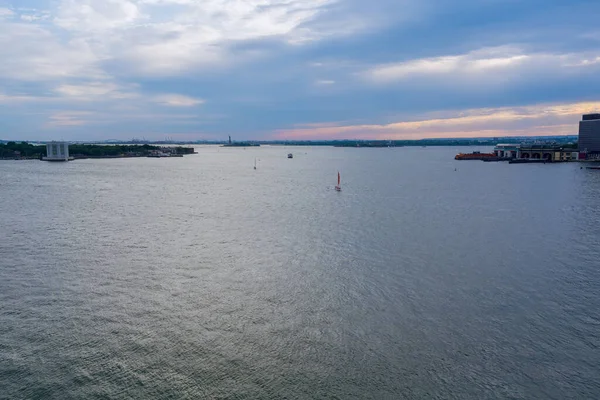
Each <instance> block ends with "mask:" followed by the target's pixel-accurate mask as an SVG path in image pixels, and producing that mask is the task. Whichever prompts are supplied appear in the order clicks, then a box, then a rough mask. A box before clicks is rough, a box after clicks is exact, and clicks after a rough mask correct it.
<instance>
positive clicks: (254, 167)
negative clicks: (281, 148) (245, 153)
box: [254, 158, 256, 169]
mask: <svg viewBox="0 0 600 400" xmlns="http://www.w3.org/2000/svg"><path fill="white" fill-rule="evenodd" d="M254 169H256V158H255V159H254Z"/></svg>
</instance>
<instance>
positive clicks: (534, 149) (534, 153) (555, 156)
mask: <svg viewBox="0 0 600 400" xmlns="http://www.w3.org/2000/svg"><path fill="white" fill-rule="evenodd" d="M578 157H579V153H578V152H577V151H576V150H575V149H565V148H562V147H560V146H553V145H546V144H534V145H521V146H520V148H519V152H518V156H517V158H518V159H532V160H536V159H537V160H546V161H575V160H577V159H578Z"/></svg>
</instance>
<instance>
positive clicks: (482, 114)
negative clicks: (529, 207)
mask: <svg viewBox="0 0 600 400" xmlns="http://www.w3.org/2000/svg"><path fill="white" fill-rule="evenodd" d="M599 110H600V101H599V102H580V103H570V104H545V105H534V106H526V107H502V108H482V109H471V110H463V111H456V112H452V113H445V115H444V116H443V117H440V116H435V117H434V116H433V114H425V115H421V116H419V117H418V118H419V119H418V120H415V121H402V122H395V123H389V124H382V125H376V124H361V125H343V124H338V125H335V124H334V125H331V124H329V123H319V124H304V125H303V126H302V127H297V128H291V129H282V130H278V131H276V132H275V134H274V138H276V139H293V140H319V139H323V140H328V139H373V140H394V139H396V140H402V139H424V138H451V137H456V138H463V137H495V136H550V135H570V134H576V133H577V131H578V121H579V120H580V118H581V115H582V114H585V113H590V112H595V111H599ZM438 114H439V113H438Z"/></svg>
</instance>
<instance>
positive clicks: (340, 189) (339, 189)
mask: <svg viewBox="0 0 600 400" xmlns="http://www.w3.org/2000/svg"><path fill="white" fill-rule="evenodd" d="M335 190H336V191H337V192H341V191H342V185H341V184H340V172H339V171H338V184H337V186H336V187H335Z"/></svg>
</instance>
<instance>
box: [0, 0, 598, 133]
mask: <svg viewBox="0 0 600 400" xmlns="http://www.w3.org/2000/svg"><path fill="white" fill-rule="evenodd" d="M598 21H600V7H599V6H598V2H597V0H594V1H580V0H570V1H553V0H544V1H542V0H477V1H476V0H453V1H448V0H436V1H434V0H371V1H365V0H0V139H6V140H8V139H10V140H71V141H77V140H81V141H85V140H109V139H118V140H128V139H132V138H137V139H143V138H145V139H148V140H163V139H166V138H168V139H172V140H225V139H227V136H228V135H231V136H232V138H233V139H234V140H247V139H256V140H281V139H289V140H292V139H294V140H302V139H310V140H320V139H420V138H446V137H496V136H537V135H568V134H577V129H578V121H579V120H580V119H581V114H583V113H587V112H600V24H599V23H598Z"/></svg>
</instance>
